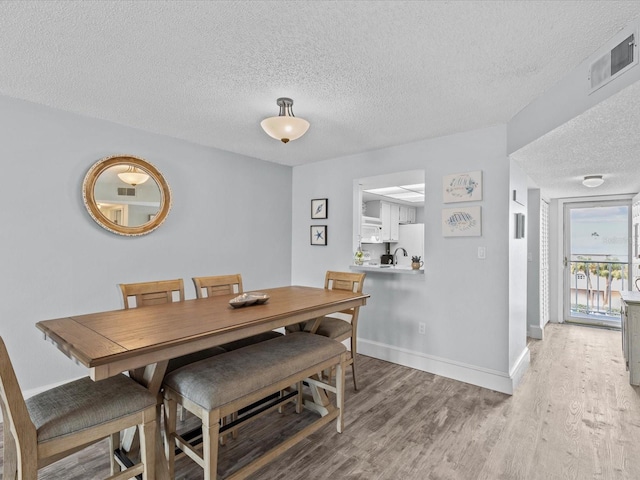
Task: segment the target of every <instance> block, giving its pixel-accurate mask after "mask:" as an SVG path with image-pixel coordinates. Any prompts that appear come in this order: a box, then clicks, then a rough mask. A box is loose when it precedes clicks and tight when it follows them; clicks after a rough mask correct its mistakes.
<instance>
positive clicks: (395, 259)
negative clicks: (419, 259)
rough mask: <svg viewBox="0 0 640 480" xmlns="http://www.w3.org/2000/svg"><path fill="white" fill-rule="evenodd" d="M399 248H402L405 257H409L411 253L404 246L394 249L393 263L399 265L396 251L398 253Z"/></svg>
mask: <svg viewBox="0 0 640 480" xmlns="http://www.w3.org/2000/svg"><path fill="white" fill-rule="evenodd" d="M398 250H402V253H403V254H404V256H405V257H408V256H409V254H408V253H407V251H406V250H405V249H404V248H402V247H398V248H396V249H395V250H394V251H393V265H394V266H395V265H397V264H398V256H397V255H396V253H398Z"/></svg>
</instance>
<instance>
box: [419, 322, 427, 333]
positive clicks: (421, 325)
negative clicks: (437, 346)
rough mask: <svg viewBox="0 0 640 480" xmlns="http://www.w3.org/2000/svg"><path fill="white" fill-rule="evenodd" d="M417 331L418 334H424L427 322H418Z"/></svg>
mask: <svg viewBox="0 0 640 480" xmlns="http://www.w3.org/2000/svg"><path fill="white" fill-rule="evenodd" d="M418 333H419V334H420V335H424V334H425V333H427V324H426V323H424V322H420V323H418Z"/></svg>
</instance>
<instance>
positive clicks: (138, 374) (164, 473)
mask: <svg viewBox="0 0 640 480" xmlns="http://www.w3.org/2000/svg"><path fill="white" fill-rule="evenodd" d="M168 364H169V362H168V361H163V362H158V363H155V364H153V365H147V366H146V367H145V368H144V369H138V370H133V371H131V372H130V373H129V374H130V375H131V378H133V379H134V380H136V381H137V382H138V383H140V384H141V385H144V386H145V387H147V388H148V389H149V391H150V392H151V393H153V394H154V395H158V396H159V395H160V388H161V387H162V379H163V378H164V374H165V372H166V371H167V365H168ZM156 422H157V423H156V424H157V428H156V440H155V442H154V444H155V467H156V472H155V474H156V477H155V478H156V480H169V467H168V466H167V462H166V459H165V456H164V444H163V440H162V428H161V425H162V402H160V401H159V402H158V404H157V406H156ZM138 439H139V436H138V435H137V428H133V429H128V430H125V433H124V435H123V438H122V448H123V450H125V451H126V452H130V451H131V450H132V449H134V448H136V443H137V442H138V441H139V440H138Z"/></svg>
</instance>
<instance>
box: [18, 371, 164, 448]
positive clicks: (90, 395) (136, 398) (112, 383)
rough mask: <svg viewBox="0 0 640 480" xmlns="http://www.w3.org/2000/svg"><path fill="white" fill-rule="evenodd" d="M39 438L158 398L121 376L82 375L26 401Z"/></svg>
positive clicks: (94, 422)
mask: <svg viewBox="0 0 640 480" xmlns="http://www.w3.org/2000/svg"><path fill="white" fill-rule="evenodd" d="M25 403H26V404H27V410H28V411H29V415H30V416H31V420H32V421H33V424H34V425H35V427H36V432H37V435H38V441H39V442H43V441H45V440H51V439H53V438H56V437H63V436H65V435H69V434H71V433H74V434H75V433H78V432H79V431H81V430H87V429H90V428H93V427H95V426H98V425H101V424H103V423H107V422H111V421H113V420H115V419H117V418H121V417H126V416H127V415H131V414H133V413H137V412H141V411H143V410H144V409H146V408H149V407H152V406H155V405H156V404H157V398H156V396H155V395H153V394H152V393H151V392H149V390H147V389H146V388H144V387H143V386H142V385H140V384H139V383H137V382H135V381H133V380H132V379H130V378H129V377H126V376H124V375H117V376H115V377H111V378H107V379H105V380H100V381H98V382H94V381H93V380H91V379H90V378H89V377H84V378H81V379H79V380H75V381H73V382H69V383H66V384H64V385H60V386H58V387H55V388H52V389H51V390H47V391H46V392H42V393H39V394H37V395H34V396H33V397H31V398H28V399H26V400H25Z"/></svg>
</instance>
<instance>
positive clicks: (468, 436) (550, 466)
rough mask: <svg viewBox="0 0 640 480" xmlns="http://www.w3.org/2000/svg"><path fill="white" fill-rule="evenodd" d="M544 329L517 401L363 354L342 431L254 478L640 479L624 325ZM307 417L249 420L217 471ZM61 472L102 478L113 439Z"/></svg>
mask: <svg viewBox="0 0 640 480" xmlns="http://www.w3.org/2000/svg"><path fill="white" fill-rule="evenodd" d="M545 333H546V335H545V340H544V341H535V340H533V341H531V343H530V345H529V347H530V349H531V353H532V357H531V366H530V368H529V370H528V371H527V373H526V375H525V377H524V379H523V382H522V384H521V385H520V387H519V388H518V390H517V391H516V393H515V395H513V396H508V395H503V394H500V393H497V392H492V391H489V390H485V389H482V388H479V387H474V386H472V385H468V384H464V383H460V382H456V381H454V380H449V379H446V378H442V377H439V376H436V375H432V374H428V373H425V372H420V371H417V370H412V369H409V368H406V367H401V366H398V365H394V364H391V363H387V362H383V361H380V360H376V359H373V358H369V357H364V356H360V357H359V382H358V383H359V385H360V386H361V390H360V391H359V392H354V391H353V389H352V388H350V379H349V378H348V379H347V398H346V407H345V430H344V433H342V434H341V435H339V434H337V433H336V432H335V426H334V424H331V425H330V426H327V427H325V428H324V429H322V430H320V432H318V433H316V434H315V435H313V436H312V437H310V438H309V439H307V440H306V441H304V442H302V443H301V444H299V445H298V446H296V447H294V448H293V449H291V450H289V451H288V452H286V453H285V454H283V455H282V456H280V457H279V458H278V459H276V460H275V461H274V462H272V463H270V464H269V465H268V466H266V467H265V468H264V469H263V470H261V471H260V472H258V473H256V474H254V475H253V476H252V477H251V478H252V480H275V479H288V480H291V479H295V480H297V479H309V480H316V479H318V480H320V479H331V480H342V479H363V480H364V479H366V480H374V479H380V480H387V479H402V480H406V479H416V480H425V479H428V480H449V479H451V480H457V479H459V480H476V479H478V480H503V479H504V480H507V479H508V480H519V479H522V480H525V479H526V480H549V479H558V480H560V479H562V480H571V479H575V480H585V479H604V480H606V479H616V480H618V479H620V480H626V479H628V480H637V479H640V455H638V452H639V451H640V389H638V388H637V387H631V386H630V385H629V382H628V374H627V372H626V371H625V368H624V363H623V359H622V352H621V342H620V332H616V331H610V330H600V329H594V328H588V327H581V326H570V325H548V326H547V327H546V330H545ZM347 371H348V372H350V369H347ZM311 415H312V414H311V413H309V412H304V413H303V414H301V415H296V414H295V413H294V412H293V410H292V409H291V408H290V409H288V410H287V411H286V412H285V414H284V415H278V414H277V413H274V414H273V415H269V416H267V417H265V418H264V419H261V420H259V421H257V422H254V423H253V424H251V425H248V426H247V427H246V428H245V430H244V431H241V433H240V438H239V439H238V440H236V441H231V442H230V443H229V444H228V445H227V446H224V447H222V448H221V457H220V473H221V474H223V475H226V474H227V473H229V472H231V471H233V470H235V469H236V468H238V467H239V466H241V465H242V464H243V463H246V462H247V461H248V460H250V459H251V458H253V457H255V456H256V455H258V454H259V453H260V452H261V451H263V450H264V449H267V448H269V447H270V446H272V445H273V444H274V443H277V442H278V441H280V439H281V438H282V437H283V436H286V435H287V432H288V431H289V430H290V429H298V428H302V427H304V425H305V424H306V422H308V421H309V419H310V418H311V417H310V416H311ZM187 422H188V420H187ZM274 428H277V429H278V431H279V433H276V434H275V435H274V434H273V431H274V430H273V429H274ZM274 437H275V438H274ZM0 438H1V437H0ZM61 467H62V468H63V470H62V472H63V473H62V474H61V470H60V468H61ZM56 469H57V470H56V471H55V472H54V470H53V468H51V467H48V468H46V469H43V470H41V472H40V476H39V477H38V478H39V479H47V480H49V479H51V480H53V479H56V480H59V479H61V478H64V479H68V480H72V479H73V480H75V479H82V480H87V479H93V478H96V479H98V478H103V477H104V476H105V475H106V474H107V473H108V457H107V450H106V443H104V442H103V443H101V444H98V445H96V446H94V447H91V448H89V449H87V450H86V451H84V452H82V453H80V454H78V455H76V456H74V457H70V458H69V459H66V460H63V461H61V462H59V463H58V464H57V465H56ZM176 478H178V479H180V480H191V479H201V478H202V472H201V470H200V469H199V468H198V467H196V466H195V464H193V463H192V462H191V461H190V460H188V459H181V460H180V461H179V463H178V465H177V477H176Z"/></svg>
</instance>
